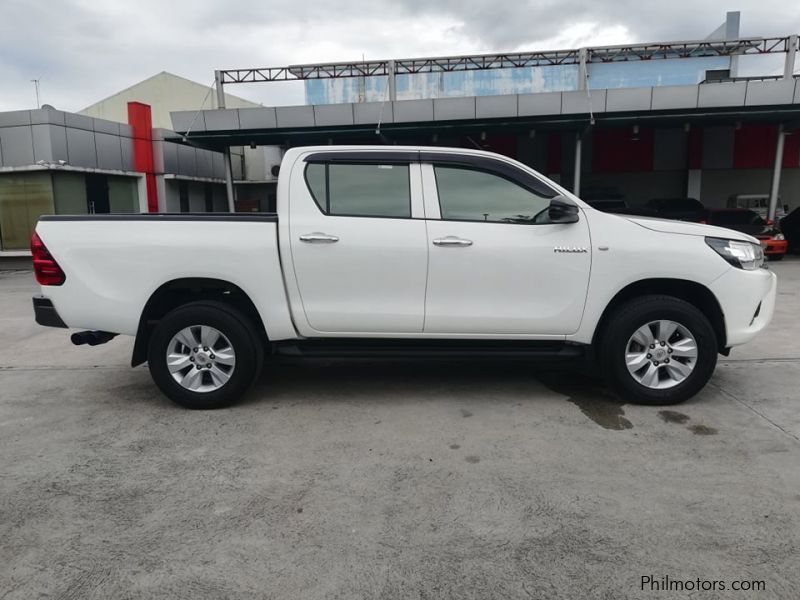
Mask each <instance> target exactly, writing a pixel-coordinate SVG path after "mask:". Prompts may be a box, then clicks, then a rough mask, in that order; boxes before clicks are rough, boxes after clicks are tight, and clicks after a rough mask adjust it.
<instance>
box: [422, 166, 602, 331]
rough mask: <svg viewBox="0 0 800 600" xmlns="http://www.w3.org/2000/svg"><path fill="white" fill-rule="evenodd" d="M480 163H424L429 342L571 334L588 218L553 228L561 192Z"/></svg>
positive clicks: (582, 291)
mask: <svg viewBox="0 0 800 600" xmlns="http://www.w3.org/2000/svg"><path fill="white" fill-rule="evenodd" d="M479 163H480V164H452V163H447V162H438V163H437V162H435V160H431V162H425V155H424V154H423V165H422V172H423V177H424V185H425V192H426V193H425V210H426V213H427V214H428V216H429V219H428V221H427V224H428V236H429V239H430V248H429V250H430V260H429V262H430V267H429V271H428V290H427V300H426V310H425V313H426V314H425V333H426V334H485V335H491V336H501V337H508V336H515V335H525V336H534V337H535V336H545V337H548V336H549V337H552V336H561V335H566V334H570V333H574V332H575V331H576V330H577V329H578V327H579V325H580V321H581V317H582V314H583V308H584V304H585V301H586V291H587V287H588V282H589V270H590V266H591V245H590V239H589V228H588V225H587V222H586V219H585V218H584V216H583V213H582V212H581V213H580V216H579V220H578V222H577V223H569V224H553V223H549V222H548V218H547V212H548V207H549V204H550V199H551V198H552V197H553V196H555V195H557V192H556V191H555V190H553V189H550V188H549V186H547V185H546V184H545V183H544V182H543V181H541V180H539V179H538V178H535V177H534V176H533V175H532V174H530V173H528V172H527V171H522V170H521V169H519V170H518V169H517V168H516V167H514V166H513V165H512V164H510V163H507V162H503V161H498V162H496V163H495V164H493V163H492V162H491V161H487V160H481V161H479ZM431 216H433V217H437V216H438V217H439V218H433V219H431V218H430V217H431Z"/></svg>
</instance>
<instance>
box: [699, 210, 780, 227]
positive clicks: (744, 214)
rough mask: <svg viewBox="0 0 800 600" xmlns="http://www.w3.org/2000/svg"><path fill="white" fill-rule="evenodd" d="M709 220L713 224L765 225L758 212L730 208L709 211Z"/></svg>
mask: <svg viewBox="0 0 800 600" xmlns="http://www.w3.org/2000/svg"><path fill="white" fill-rule="evenodd" d="M709 216H710V219H709V220H710V222H711V223H713V224H714V225H722V226H723V227H724V226H725V225H766V224H767V223H766V221H764V219H762V218H761V217H760V216H759V214H758V213H756V212H753V211H752V210H731V211H720V212H711V213H710V215H709Z"/></svg>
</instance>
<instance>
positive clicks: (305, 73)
mask: <svg viewBox="0 0 800 600" xmlns="http://www.w3.org/2000/svg"><path fill="white" fill-rule="evenodd" d="M796 48H797V36H794V35H792V36H783V37H771V38H743V39H737V40H725V41H722V40H720V41H712V40H700V41H688V42H666V43H654V44H629V45H623V46H606V47H598V48H584V49H571V50H553V51H543V52H515V53H499V54H475V55H468V56H444V57H429V58H401V59H394V60H373V61H354V62H336V63H323V64H304V65H291V66H286V67H263V68H248V69H222V70H220V71H218V73H219V76H220V83H222V84H230V83H253V82H269V81H303V80H308V79H340V78H345V77H375V76H388V75H406V74H416V73H449V72H455V71H476V70H491V69H514V68H522V67H543V66H554V65H586V64H591V63H609V62H628V61H642V60H658V59H676V58H704V57H720V56H747V55H763V54H780V53H790V52H794V51H795V50H796Z"/></svg>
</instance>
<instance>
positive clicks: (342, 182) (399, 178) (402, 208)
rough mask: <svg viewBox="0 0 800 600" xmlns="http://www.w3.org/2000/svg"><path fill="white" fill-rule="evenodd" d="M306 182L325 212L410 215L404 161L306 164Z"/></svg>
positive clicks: (337, 213) (409, 198)
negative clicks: (399, 162) (397, 162)
mask: <svg viewBox="0 0 800 600" xmlns="http://www.w3.org/2000/svg"><path fill="white" fill-rule="evenodd" d="M306 183H307V184H308V189H309V191H310V192H311V195H312V196H313V198H314V201H315V202H316V203H317V206H318V207H319V209H320V210H321V211H322V212H323V213H325V214H326V215H330V216H340V217H393V218H405V219H409V218H411V185H410V183H409V166H408V164H367V163H363V164H340V163H310V164H309V165H308V166H307V167H306Z"/></svg>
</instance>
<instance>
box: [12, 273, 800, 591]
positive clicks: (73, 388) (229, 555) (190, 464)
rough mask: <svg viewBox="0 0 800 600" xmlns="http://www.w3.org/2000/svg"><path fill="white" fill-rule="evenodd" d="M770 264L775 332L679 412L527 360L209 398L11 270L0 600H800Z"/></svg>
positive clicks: (791, 305) (798, 490) (784, 386)
mask: <svg viewBox="0 0 800 600" xmlns="http://www.w3.org/2000/svg"><path fill="white" fill-rule="evenodd" d="M773 268H774V269H775V271H776V272H777V273H778V274H779V277H780V278H781V279H780V295H779V307H778V311H777V313H776V317H775V320H774V321H773V324H772V326H771V327H770V330H769V331H768V332H766V333H765V334H764V335H763V336H762V337H761V338H759V339H758V340H757V341H756V342H754V343H752V344H750V345H749V346H745V347H742V348H741V349H735V350H734V351H733V353H732V355H731V356H730V358H728V359H724V360H722V361H721V362H720V365H719V367H718V369H717V372H716V374H715V375H714V378H713V379H712V382H711V384H710V385H709V386H708V387H707V388H706V389H705V390H704V391H703V392H702V393H701V394H700V395H698V396H697V397H696V398H694V399H692V400H691V401H689V402H687V403H685V404H683V405H680V406H676V407H668V408H667V409H659V408H648V407H641V406H632V405H621V404H619V403H618V402H617V401H616V400H615V399H614V398H613V397H612V396H610V394H609V393H608V392H607V391H606V390H605V389H604V388H603V387H602V386H601V385H600V384H599V383H598V382H595V381H592V380H589V379H585V378H582V377H580V376H577V375H575V374H571V373H564V372H557V371H552V372H551V371H546V370H545V371H541V372H537V373H536V375H535V376H534V375H533V374H532V373H531V372H530V370H529V369H528V368H526V367H524V366H487V367H482V366H477V367H476V366H475V365H471V364H469V365H463V364H461V365H458V364H455V365H444V366H442V365H426V364H408V363H403V364H385V363H384V364H341V363H322V364H314V365H303V366H301V365H280V366H273V367H270V368H269V369H268V370H267V372H266V373H265V376H264V377H263V378H262V381H261V383H260V384H259V385H258V386H257V388H256V389H255V390H254V391H253V392H252V393H251V394H250V395H249V397H248V398H247V400H246V401H245V402H244V403H242V404H240V405H238V406H236V407H234V408H231V409H227V410H222V411H214V412H205V413H204V412H191V411H186V410H182V409H180V408H178V407H175V406H173V405H172V404H171V403H169V402H168V401H167V400H165V399H164V398H163V397H162V396H161V395H160V394H159V392H158V391H157V389H156V388H155V386H154V385H153V384H152V382H151V381H150V377H149V375H148V373H147V370H146V368H141V367H140V368H137V369H133V370H132V369H130V368H129V367H128V366H127V365H128V361H129V357H130V350H131V341H130V340H127V339H119V338H118V339H116V340H114V341H112V342H111V343H109V344H106V345H104V346H98V347H96V348H88V347H77V348H76V347H73V346H72V345H71V344H70V343H69V338H68V335H67V334H66V332H65V331H63V330H55V329H45V328H41V327H38V326H37V325H36V324H35V323H34V322H33V315H32V310H31V307H30V296H31V295H32V294H33V293H34V291H35V286H34V284H33V282H32V276H31V275H30V273H0V599H8V600H11V599H29V598H35V597H53V598H75V599H77V598H186V599H189V598H191V599H199V598H365V599H366V598H370V599H372V598H425V599H428V598H430V599H433V598H437V599H438V598H455V599H465V598H479V599H490V598H504V599H507V598H522V599H527V598H570V599H574V598H608V599H610V598H614V599H619V598H648V597H653V598H690V597H691V598H703V599H704V598H790V597H794V595H796V590H797V589H798V587H800V575H799V574H798V572H799V571H798V568H797V565H798V559H800V522H799V520H798V519H799V517H798V514H800V469H798V465H799V464H800V417H799V416H798V415H799V414H800V411H798V401H799V400H800V393H798V388H800V369H798V366H800V323H798V306H799V305H798V298H800V261H798V260H791V259H787V260H786V261H784V262H783V263H780V264H775V265H773ZM643 576H652V577H653V578H655V579H658V578H661V577H663V576H669V577H670V578H672V579H674V580H677V579H680V580H695V579H697V578H700V579H703V580H721V581H724V582H727V583H728V584H729V585H730V583H731V582H733V581H734V580H748V581H750V580H758V581H763V582H764V585H765V588H766V589H765V591H763V592H760V593H751V592H735V593H734V592H730V591H725V592H720V591H702V592H694V593H693V594H691V595H690V594H688V593H687V592H663V591H662V592H655V591H650V590H649V589H646V590H642V589H641V578H642V577H643Z"/></svg>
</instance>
